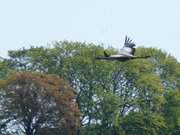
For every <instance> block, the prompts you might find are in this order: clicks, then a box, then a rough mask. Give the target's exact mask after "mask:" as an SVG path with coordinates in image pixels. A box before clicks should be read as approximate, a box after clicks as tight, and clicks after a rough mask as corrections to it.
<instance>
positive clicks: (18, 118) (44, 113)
mask: <svg viewBox="0 0 180 135" xmlns="http://www.w3.org/2000/svg"><path fill="white" fill-rule="evenodd" d="M0 88H1V91H0V95H1V96H0V98H1V99H0V127H1V130H0V131H1V134H3V133H5V134H14V135H15V134H25V135H38V134H41V133H42V132H43V131H47V130H48V131H55V130H56V132H58V134H65V135H74V134H76V130H77V128H78V125H79V114H80V112H79V109H78V106H77V104H76V101H75V96H76V94H75V91H74V90H73V89H72V88H71V87H70V86H69V85H68V83H67V82H65V81H64V80H62V79H60V78H59V77H58V76H56V75H48V74H42V73H30V72H19V73H16V74H14V75H11V76H10V77H9V78H8V79H7V80H3V81H0Z"/></svg>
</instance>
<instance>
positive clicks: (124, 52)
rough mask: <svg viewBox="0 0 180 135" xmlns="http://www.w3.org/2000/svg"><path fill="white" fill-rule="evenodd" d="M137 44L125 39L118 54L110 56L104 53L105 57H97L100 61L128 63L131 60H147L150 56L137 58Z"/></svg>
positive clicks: (127, 38)
mask: <svg viewBox="0 0 180 135" xmlns="http://www.w3.org/2000/svg"><path fill="white" fill-rule="evenodd" d="M135 46H136V44H135V43H134V42H133V41H132V39H130V38H129V37H127V36H126V37H125V42H124V46H123V47H122V48H121V49H120V51H119V52H118V53H117V54H114V55H109V54H108V53H107V52H106V51H104V56H99V57H96V59H98V60H118V61H128V60H131V59H142V58H143V59H146V58H149V57H150V56H144V57H138V56H135V55H134V54H135V51H136V48H135Z"/></svg>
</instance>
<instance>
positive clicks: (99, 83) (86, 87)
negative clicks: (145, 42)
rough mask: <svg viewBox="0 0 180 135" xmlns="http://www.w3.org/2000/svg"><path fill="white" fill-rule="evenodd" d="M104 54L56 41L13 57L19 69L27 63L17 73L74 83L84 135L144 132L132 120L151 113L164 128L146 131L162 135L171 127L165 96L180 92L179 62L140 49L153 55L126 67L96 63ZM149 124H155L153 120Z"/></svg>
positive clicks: (100, 50) (92, 46)
mask: <svg viewBox="0 0 180 135" xmlns="http://www.w3.org/2000/svg"><path fill="white" fill-rule="evenodd" d="M103 51H104V48H103V47H102V46H99V45H95V44H87V43H80V42H67V41H64V42H55V43H54V44H53V47H52V48H44V47H40V48H36V47H32V48H30V49H25V50H17V51H12V52H11V53H10V56H11V60H12V65H13V64H14V63H17V62H16V60H18V62H19V63H21V64H19V65H24V61H25V62H26V63H25V66H19V65H17V64H14V68H15V69H16V70H17V69H18V70H24V69H25V70H32V71H40V72H46V73H51V74H56V75H59V76H61V77H63V78H64V79H65V80H68V81H69V82H70V84H71V86H72V87H73V88H74V89H75V90H76V92H77V96H76V101H77V103H78V105H79V108H80V110H81V119H80V123H81V128H80V129H81V130H80V131H81V132H80V134H94V135H98V134H101V133H102V131H105V132H103V133H104V134H105V135H112V134H125V133H126V134H127V135H128V134H130V133H128V132H126V131H127V130H126V127H125V126H123V125H124V123H126V124H128V123H129V124H130V125H131V126H132V127H134V128H138V129H140V128H141V126H142V125H138V124H137V125H136V124H133V123H132V121H133V120H134V119H133V117H131V116H137V117H138V119H139V120H141V119H144V118H145V119H146V115H147V114H148V116H149V117H150V118H153V119H152V120H154V122H156V120H160V121H161V122H158V124H160V125H156V126H157V127H159V128H155V127H154V126H152V127H151V125H148V126H147V127H146V128H148V127H149V128H150V130H151V131H148V133H154V131H155V132H156V133H160V130H161V129H163V130H164V128H163V127H164V125H168V120H167V117H169V116H168V115H164V112H163V110H165V108H166V107H167V103H169V101H170V98H167V97H166V96H165V95H168V93H169V92H170V91H174V90H179V88H180V85H179V84H180V79H179V78H180V65H179V63H178V62H177V60H176V59H175V58H174V57H172V56H170V55H168V54H167V53H166V52H163V51H161V50H159V49H155V48H143V47H140V48H137V51H136V54H135V55H136V56H146V55H150V56H151V58H150V59H147V60H143V59H139V60H132V61H128V62H126V63H123V62H110V61H96V60H95V59H94V58H95V57H96V56H99V55H103ZM107 51H108V53H112V54H113V53H115V52H117V50H116V49H114V48H107ZM24 52H25V53H24ZM19 53H22V54H21V55H19ZM12 54H14V55H12ZM24 67H26V68H24ZM171 104H172V102H171V103H170V104H169V105H168V106H171ZM111 108H113V109H111ZM177 108H178V107H177ZM166 109H167V108H166ZM167 110H168V109H167ZM155 114H157V118H156V115H155ZM107 116H111V117H107ZM147 120H148V121H149V122H150V123H151V122H152V125H155V123H154V122H153V121H151V119H147ZM141 122H142V123H144V121H141ZM134 123H135V122H134ZM162 125H163V126H162ZM109 127H111V128H109ZM167 128H170V127H168V126H167ZM176 128H178V127H177V126H176V127H175V128H173V129H174V130H175V129H176ZM173 129H172V130H173ZM172 130H171V131H170V132H169V134H171V133H172ZM133 132H134V133H137V130H136V131H131V134H133ZM145 133H146V132H142V134H145Z"/></svg>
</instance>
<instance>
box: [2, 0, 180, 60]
mask: <svg viewBox="0 0 180 135" xmlns="http://www.w3.org/2000/svg"><path fill="white" fill-rule="evenodd" d="M125 35H128V36H130V37H131V38H132V39H134V41H135V43H137V46H142V45H143V46H145V47H157V48H161V49H162V50H164V51H166V52H168V53H170V54H171V55H173V56H175V57H176V58H178V60H179V61H180V0H0V56H3V57H6V56H7V51H8V50H12V49H19V48H21V47H23V46H25V47H29V46H30V45H34V46H41V45H44V46H46V45H47V43H51V42H53V41H57V40H58V41H61V40H70V41H72V40H73V41H82V42H84V41H86V42H93V43H103V44H105V45H106V46H109V45H110V46H113V47H115V48H121V47H122V44H123V42H124V36H125Z"/></svg>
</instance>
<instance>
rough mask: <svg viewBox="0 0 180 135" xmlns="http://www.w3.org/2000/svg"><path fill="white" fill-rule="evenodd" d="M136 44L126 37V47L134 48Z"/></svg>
mask: <svg viewBox="0 0 180 135" xmlns="http://www.w3.org/2000/svg"><path fill="white" fill-rule="evenodd" d="M134 46H136V44H135V43H134V42H133V41H132V39H130V38H129V37H127V36H126V37H125V42H124V47H129V48H133V47H134Z"/></svg>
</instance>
